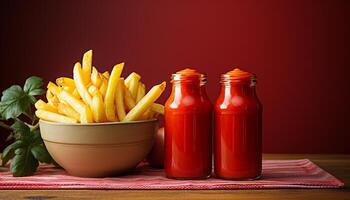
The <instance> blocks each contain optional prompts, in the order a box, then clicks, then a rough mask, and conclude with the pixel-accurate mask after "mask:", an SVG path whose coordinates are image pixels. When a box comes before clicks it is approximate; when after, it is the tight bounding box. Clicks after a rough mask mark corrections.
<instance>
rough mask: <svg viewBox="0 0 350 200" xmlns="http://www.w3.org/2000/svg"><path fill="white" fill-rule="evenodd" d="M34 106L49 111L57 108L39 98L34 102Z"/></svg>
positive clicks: (55, 110) (54, 110)
mask: <svg viewBox="0 0 350 200" xmlns="http://www.w3.org/2000/svg"><path fill="white" fill-rule="evenodd" d="M34 106H35V108H36V109H37V110H46V111H50V112H57V108H55V107H54V106H52V105H50V104H47V103H45V102H44V101H43V100H41V99H39V100H38V101H37V102H35V104H34Z"/></svg>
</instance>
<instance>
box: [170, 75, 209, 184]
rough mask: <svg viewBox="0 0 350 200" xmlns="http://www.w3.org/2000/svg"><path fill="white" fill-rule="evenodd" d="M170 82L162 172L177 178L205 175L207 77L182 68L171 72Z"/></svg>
mask: <svg viewBox="0 0 350 200" xmlns="http://www.w3.org/2000/svg"><path fill="white" fill-rule="evenodd" d="M171 82H172V84H173V86H172V93H171V95H170V97H169V99H168V100H167V101H166V103H165V161H164V168H165V173H166V175H167V177H169V178H176V179H203V178H208V177H209V176H210V174H211V171H212V153H211V137H212V131H211V117H212V105H211V103H210V101H209V99H208V97H207V95H206V92H205V87H204V85H205V83H206V76H205V75H203V74H200V73H198V72H197V71H195V70H193V69H185V70H182V71H179V72H177V73H176V74H173V75H172V81H171ZM203 90H204V91H203Z"/></svg>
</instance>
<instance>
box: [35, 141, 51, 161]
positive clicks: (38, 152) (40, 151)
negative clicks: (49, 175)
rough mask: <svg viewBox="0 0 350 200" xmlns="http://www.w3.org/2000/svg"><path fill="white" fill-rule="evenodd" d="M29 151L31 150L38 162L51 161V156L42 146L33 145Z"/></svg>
mask: <svg viewBox="0 0 350 200" xmlns="http://www.w3.org/2000/svg"><path fill="white" fill-rule="evenodd" d="M30 151H31V152H32V154H33V156H34V157H35V158H36V159H37V160H39V161H40V162H44V163H51V162H52V158H51V156H50V154H49V152H47V150H46V148H45V147H44V146H42V145H35V146H33V147H32V148H31V149H30Z"/></svg>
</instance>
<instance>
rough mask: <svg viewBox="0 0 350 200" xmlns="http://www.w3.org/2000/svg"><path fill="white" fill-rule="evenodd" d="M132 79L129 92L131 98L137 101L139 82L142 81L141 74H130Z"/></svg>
mask: <svg viewBox="0 0 350 200" xmlns="http://www.w3.org/2000/svg"><path fill="white" fill-rule="evenodd" d="M130 76H131V78H130V81H129V87H128V89H129V91H130V93H131V96H132V97H133V98H134V99H136V95H137V90H138V87H139V81H140V79H141V76H140V75H139V74H137V73H136V72H133V73H131V74H130Z"/></svg>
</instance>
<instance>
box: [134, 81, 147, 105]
mask: <svg viewBox="0 0 350 200" xmlns="http://www.w3.org/2000/svg"><path fill="white" fill-rule="evenodd" d="M145 94H146V86H145V84H143V83H141V81H140V83H139V87H138V89H137V95H136V102H139V101H140V100H141V99H142V98H143V97H144V96H145Z"/></svg>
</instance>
